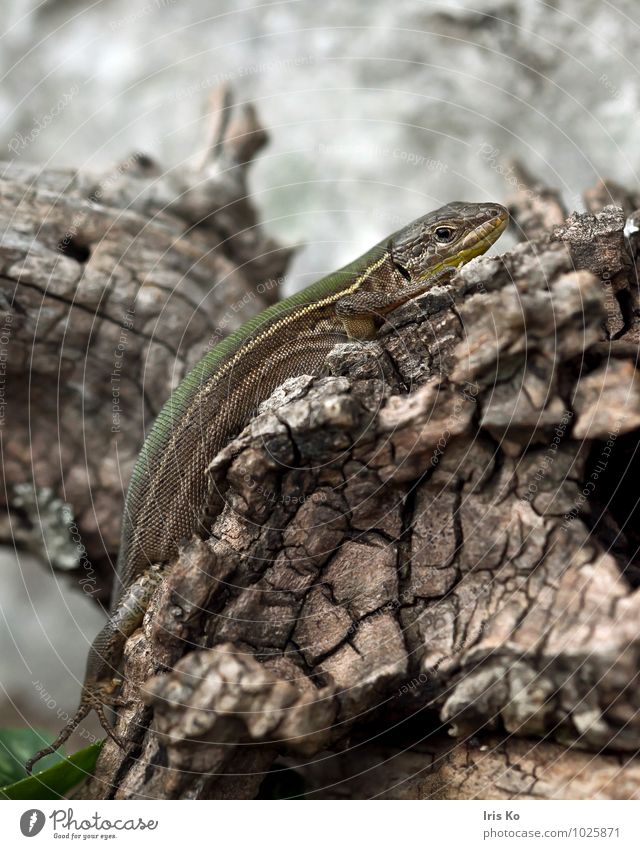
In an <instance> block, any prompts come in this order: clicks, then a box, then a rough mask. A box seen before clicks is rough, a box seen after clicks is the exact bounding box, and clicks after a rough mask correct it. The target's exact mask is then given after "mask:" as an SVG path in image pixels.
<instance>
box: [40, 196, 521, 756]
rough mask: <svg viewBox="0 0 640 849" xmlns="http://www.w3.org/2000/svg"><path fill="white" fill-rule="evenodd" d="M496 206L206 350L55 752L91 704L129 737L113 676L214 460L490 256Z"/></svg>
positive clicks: (152, 436) (430, 222) (145, 461)
mask: <svg viewBox="0 0 640 849" xmlns="http://www.w3.org/2000/svg"><path fill="white" fill-rule="evenodd" d="M507 221H508V214H507V211H506V209H504V207H501V206H499V205H497V204H473V203H451V204H448V205H447V206H443V207H442V208H441V209H438V210H436V211H435V212H431V213H429V214H428V215H425V216H423V217H422V218H418V219H417V220H416V221H414V222H413V223H412V224H409V225H408V226H407V227H404V228H403V229H401V230H399V231H398V232H397V233H394V234H393V235H391V236H389V237H387V238H386V239H383V241H382V242H380V243H379V244H378V245H376V246H375V247H373V248H372V249H371V250H370V251H368V252H367V253H366V254H364V255H363V256H361V257H360V258H359V259H357V260H355V262H352V263H350V264H349V265H346V266H345V267H344V268H341V269H340V270H338V271H335V272H334V273H333V274H330V275H328V276H327V277H323V278H322V279H321V280H318V281H317V282H316V283H314V284H313V285H311V286H310V287H309V288H308V289H305V290H304V291H302V292H299V293H297V294H295V295H293V296H292V297H290V298H287V299H286V300H284V301H280V302H279V303H277V304H275V305H274V306H272V307H270V308H269V309H267V310H265V311H264V312H262V313H260V315H258V316H256V317H255V318H253V319H251V320H250V321H248V322H247V323H246V324H244V325H243V326H242V327H241V328H240V329H239V330H236V331H235V333H233V334H231V336H229V337H228V338H227V339H225V340H224V341H223V342H221V343H220V344H219V345H217V346H216V347H215V348H214V349H213V350H212V351H210V352H209V353H208V354H207V355H206V356H205V357H204V358H203V359H202V360H201V361H200V362H199V363H198V365H197V366H196V367H195V368H194V369H193V371H191V372H190V374H188V375H187V377H185V379H184V380H183V381H182V383H181V384H180V386H179V387H178V388H177V389H176V391H175V392H174V393H173V395H172V396H171V398H170V399H169V400H168V401H167V403H166V404H165V406H164V408H163V409H162V411H161V412H160V415H159V416H158V418H157V420H156V422H155V424H154V426H153V428H152V430H151V432H150V433H149V436H148V437H147V439H146V441H145V444H144V446H143V448H142V451H141V452H140V456H139V457H138V461H137V463H136V466H135V469H134V471H133V475H132V478H131V483H130V484H129V491H128V493H127V499H126V503H125V512H124V521H123V531H122V543H121V546H120V554H119V557H118V571H117V579H116V581H117V583H116V586H115V587H114V591H113V598H112V605H111V616H110V618H109V620H108V622H107V624H106V625H105V627H104V628H103V629H102V631H100V633H99V634H98V636H97V637H96V639H95V640H94V642H93V645H92V647H91V650H90V652H89V657H88V659H87V671H86V676H85V682H84V687H83V692H82V699H81V702H80V706H79V708H78V711H77V712H76V715H75V716H74V717H73V719H72V720H71V721H70V722H69V723H67V725H66V726H65V728H64V729H63V730H62V732H61V734H60V736H59V737H58V738H57V740H56V741H55V742H54V743H53V744H52V745H51V746H49V747H48V748H47V749H44V750H43V751H41V752H38V754H37V755H35V756H34V757H33V758H32V759H31V760H30V761H29V762H28V764H27V769H28V770H29V771H31V768H32V767H33V764H34V763H35V762H36V761H37V760H39V759H40V758H41V757H43V756H44V755H46V754H49V753H50V752H52V751H55V750H56V749H57V748H58V747H59V746H61V745H62V743H63V742H64V741H65V740H66V739H67V738H68V737H69V735H70V734H71V732H72V731H73V729H74V728H75V727H76V726H77V724H78V723H79V722H80V721H81V719H82V718H83V717H84V716H86V714H87V713H88V712H89V711H90V710H96V711H97V713H98V716H99V717H100V721H101V722H102V725H103V726H104V728H105V730H106V732H107V734H109V736H111V737H112V738H113V739H115V740H116V742H118V743H120V745H123V743H122V741H120V740H118V738H116V737H115V736H114V733H113V731H112V729H111V727H110V725H109V723H108V722H107V720H106V717H105V714H104V709H103V706H104V705H113V706H118V705H120V704H121V701H120V700H119V699H118V697H117V696H115V695H114V691H115V689H116V688H117V685H118V683H119V682H118V680H117V679H116V678H114V677H113V676H114V674H115V673H116V672H117V668H118V665H119V662H120V657H121V653H122V647H123V645H124V642H125V641H126V639H127V637H128V636H129V635H130V634H131V633H133V631H134V630H135V629H136V628H137V627H138V626H139V624H140V622H141V621H142V615H143V614H144V608H145V606H146V605H147V604H148V601H149V599H150V597H151V595H152V593H153V591H154V590H155V587H156V586H157V584H158V582H159V580H160V578H161V576H162V570H161V569H160V568H159V567H160V566H164V565H166V563H167V562H168V561H169V560H170V559H171V558H172V557H173V556H174V555H175V553H176V550H177V545H178V543H179V542H180V541H181V540H183V539H186V538H188V537H190V536H191V535H192V534H194V533H196V534H201V535H202V534H206V532H207V526H206V524H205V519H206V517H205V511H206V507H207V504H206V501H207V480H206V474H205V471H206V469H207V466H208V465H209V463H210V462H211V460H212V459H213V458H214V457H215V456H216V454H217V453H218V451H220V450H221V449H222V448H223V447H224V446H225V445H226V444H227V443H228V442H229V441H230V440H231V439H232V438H233V437H234V436H236V435H237V434H238V433H239V432H240V430H241V429H242V427H243V426H244V425H245V423H246V422H247V420H248V419H249V418H250V416H251V414H252V412H254V411H255V409H256V408H257V406H258V405H259V404H260V403H261V402H262V401H263V400H265V399H266V398H268V397H269V395H270V394H271V393H272V392H273V390H274V389H275V388H276V387H277V386H279V385H280V384H281V383H283V382H284V381H285V380H286V379H287V378H289V377H293V376H296V375H299V374H308V373H311V372H314V371H315V370H317V369H318V367H319V366H320V365H321V364H322V362H323V360H324V358H325V357H326V355H327V353H328V352H329V351H330V350H331V348H332V347H333V346H334V345H335V344H336V342H339V341H341V340H344V338H345V334H346V335H347V336H348V337H350V338H353V339H362V340H366V339H373V338H374V337H375V335H376V330H377V328H378V326H379V325H380V323H381V322H382V320H383V318H384V316H386V315H387V314H388V313H389V312H391V311H392V310H394V309H396V307H399V306H400V305H401V304H404V303H406V302H407V301H409V300H411V299H412V298H415V297H416V296H418V295H421V294H422V293H423V292H425V291H426V290H427V289H429V288H430V287H431V286H433V285H434V284H435V283H437V282H441V281H442V280H443V279H445V278H448V277H449V276H450V275H451V274H452V272H453V270H454V269H455V268H457V267H459V266H460V265H463V264H464V263H466V262H468V261H469V260H470V259H472V258H473V257H475V256H478V255H480V254H482V253H484V252H485V251H486V250H487V248H489V246H490V245H492V244H493V242H495V240H496V239H497V238H498V237H499V236H500V234H501V233H502V232H503V230H504V229H505V227H506V225H507Z"/></svg>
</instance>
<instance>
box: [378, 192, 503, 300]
mask: <svg viewBox="0 0 640 849" xmlns="http://www.w3.org/2000/svg"><path fill="white" fill-rule="evenodd" d="M508 221H509V213H508V212H507V210H506V209H505V208H504V206H500V204H497V203H460V202H454V203H448V204H447V205H446V206H442V207H440V209H436V210H435V212H430V213H429V214H428V215H423V216H422V218H417V219H416V220H415V221H414V222H412V223H411V224H409V225H408V226H407V227H404V228H403V229H402V230H399V231H398V232H397V233H394V235H393V236H391V239H390V243H389V249H390V252H391V258H392V260H393V264H394V266H395V267H396V269H397V270H398V271H399V272H400V273H401V274H402V276H403V277H404V278H405V279H406V280H407V281H410V282H412V283H419V282H421V281H422V280H425V279H426V278H428V277H430V276H431V275H433V274H435V273H436V272H438V271H440V270H442V269H443V268H446V267H454V268H457V267H458V266H459V265H464V263H465V262H469V260H470V259H473V257H475V256H479V255H480V254H483V253H484V252H485V251H486V250H487V249H488V248H489V247H490V246H491V245H492V244H493V243H494V242H495V241H496V239H497V238H498V237H499V236H500V234H501V233H502V232H503V231H504V229H505V227H506V226H507V223H508Z"/></svg>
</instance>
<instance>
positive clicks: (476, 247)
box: [445, 207, 509, 266]
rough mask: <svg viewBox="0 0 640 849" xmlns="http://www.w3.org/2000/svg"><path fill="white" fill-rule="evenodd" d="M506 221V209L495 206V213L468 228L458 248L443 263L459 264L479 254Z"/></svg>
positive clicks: (501, 229) (496, 236) (496, 235)
mask: <svg viewBox="0 0 640 849" xmlns="http://www.w3.org/2000/svg"><path fill="white" fill-rule="evenodd" d="M508 223H509V213H508V212H507V210H506V209H504V207H496V214H495V215H493V216H492V217H491V218H489V219H488V220H487V221H483V222H482V223H481V224H478V226H477V227H474V228H473V230H470V231H469V232H468V233H467V234H466V236H464V237H463V239H462V241H461V243H460V247H459V250H458V251H456V253H455V254H454V255H453V256H452V257H451V259H450V260H448V261H447V262H446V263H445V264H446V265H455V266H459V265H463V264H464V263H465V262H469V260H470V259H473V258H474V257H476V256H480V255H481V254H483V253H484V252H485V251H487V250H488V249H489V248H490V247H491V245H492V244H493V243H494V242H496V241H497V240H498V239H499V238H500V236H501V235H502V233H504V231H505V229H506V227H507V224H508Z"/></svg>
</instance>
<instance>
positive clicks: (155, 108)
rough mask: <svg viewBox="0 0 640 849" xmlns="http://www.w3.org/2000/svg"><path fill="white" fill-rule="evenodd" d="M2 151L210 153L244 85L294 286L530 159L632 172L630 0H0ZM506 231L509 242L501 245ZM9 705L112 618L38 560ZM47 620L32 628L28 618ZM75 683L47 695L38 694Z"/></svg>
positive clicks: (7, 568) (174, 158)
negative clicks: (229, 94) (213, 121)
mask: <svg viewBox="0 0 640 849" xmlns="http://www.w3.org/2000/svg"><path fill="white" fill-rule="evenodd" d="M2 11H3V15H2V24H1V27H2V34H1V35H0V73H1V74H2V86H1V87H0V127H1V129H0V158H3V159H9V160H11V159H13V160H14V161H15V160H18V161H20V162H35V163H38V164H39V165H41V166H42V167H51V166H73V167H80V168H87V169H98V168H101V167H104V166H108V165H111V164H112V163H114V161H117V160H120V159H123V158H125V157H126V156H128V155H129V154H130V153H131V152H132V151H134V150H141V151H143V152H145V153H149V154H151V155H152V156H154V157H156V158H157V159H158V160H159V161H160V162H161V164H162V165H163V166H165V167H171V166H173V165H176V164H177V163H180V162H182V161H184V160H185V159H186V158H188V157H191V156H193V155H194V152H195V153H197V146H198V144H199V143H200V142H201V140H202V138H203V137H204V135H205V128H204V126H203V120H204V119H203V115H204V113H205V107H206V101H207V97H208V95H209V93H210V92H211V91H212V90H213V88H215V86H217V85H219V84H221V83H224V82H227V83H230V84H231V85H232V86H233V89H234V92H235V96H236V99H237V100H239V101H244V100H251V101H253V102H254V103H255V104H256V106H257V109H258V113H259V116H260V119H261V121H262V122H263V124H264V125H265V126H266V127H267V129H268V130H269V133H270V144H269V146H268V148H267V149H266V151H265V152H264V153H263V154H262V155H261V156H260V157H259V160H258V162H257V163H256V165H255V166H254V167H253V169H252V173H251V190H252V196H253V199H254V200H255V203H256V204H257V205H258V207H259V209H260V211H261V215H262V219H263V221H264V223H265V226H266V228H267V230H268V231H270V232H271V233H272V234H273V235H274V236H276V237H278V238H279V239H280V240H281V241H282V242H284V243H287V244H290V245H294V244H300V245H303V246H304V247H302V248H301V250H300V251H299V252H298V254H297V256H296V258H295V259H294V261H293V263H292V265H291V269H290V275H289V279H288V281H287V287H288V288H289V289H294V288H299V287H300V286H302V285H306V284H307V283H309V282H310V281H311V280H312V279H315V278H316V277H319V276H321V275H322V274H324V273H326V272H327V271H329V270H331V269H332V268H334V267H337V266H338V265H340V264H341V263H343V262H345V261H347V260H349V259H351V258H352V257H354V256H357V255H358V254H359V253H360V252H361V251H362V250H364V249H366V248H367V247H369V246H370V245H371V244H373V243H374V242H375V241H377V240H378V239H380V238H381V237H382V236H384V235H385V234H386V233H388V232H390V231H392V230H394V229H396V228H397V227H398V226H400V225H402V224H403V223H404V222H406V221H409V220H411V219H412V218H414V217H416V216H418V215H421V214H423V213H424V212H425V211H427V210H429V209H431V208H434V207H436V206H438V205H440V204H441V203H444V202H446V201H448V200H452V199H467V200H476V199H483V198H491V199H495V200H497V201H503V200H504V199H505V198H506V197H507V196H508V195H509V193H510V192H511V191H512V189H513V188H514V181H515V179H516V178H515V176H514V174H513V172H510V171H509V170H508V165H507V164H506V163H507V162H508V161H509V160H510V159H511V158H518V159H520V160H521V161H523V162H524V163H525V164H526V165H527V166H528V168H529V169H530V170H531V171H532V172H533V173H534V174H536V175H537V176H539V177H541V178H542V179H543V180H545V181H547V182H548V183H550V184H553V185H556V186H558V187H559V188H560V189H561V190H562V193H563V196H564V197H565V200H566V201H567V203H568V205H569V206H570V207H572V208H580V202H579V195H580V192H581V191H582V190H583V189H584V188H586V187H588V186H590V185H592V184H593V183H594V182H595V181H596V180H597V179H598V178H599V177H600V176H606V177H611V178H614V179H617V180H620V181H622V182H628V183H629V184H631V185H636V184H637V183H638V176H637V167H638V155H637V151H638V143H637V139H638V128H639V116H640V113H639V111H638V105H639V103H640V74H639V73H638V69H637V67H636V64H635V61H636V56H637V52H638V51H637V46H638V44H639V43H640V42H639V37H640V32H639V28H638V25H637V23H636V18H637V4H636V3H635V2H634V0H613V2H609V3H601V2H598V0H557V2H554V3H544V2H537V0H528V2H514V1H513V0H512V1H511V2H510V0H474V2H468V3H467V2H463V0H449V2H429V1H428V0H403V2H391V0H367V2H364V0H360V2H353V3H348V4H347V3H343V2H339V0H327V2H325V3H317V2H314V0H282V2H267V3H265V4H263V5H260V6H258V5H256V4H253V3H250V2H246V0H243V2H236V0H234V2H232V1H231V0H227V2H223V0H208V2H204V0H98V2H94V3H92V4H90V5H88V4H85V3H82V2H74V0H4V2H3V6H2ZM505 244H506V243H505V241H502V242H501V245H500V249H504V247H505ZM0 604H1V607H2V617H3V618H2V619H1V620H0V635H1V648H0V682H1V683H2V686H3V687H4V696H3V697H2V708H1V710H0V723H1V724H2V725H5V724H7V723H8V722H13V723H16V724H22V723H23V722H24V720H25V718H26V719H27V720H28V721H31V722H37V723H40V724H43V725H46V726H49V727H51V728H57V727H58V726H59V724H60V719H59V718H58V716H57V715H56V714H57V712H58V711H59V710H70V709H71V708H73V707H74V701H75V699H76V698H77V692H78V686H79V685H78V679H79V678H81V676H82V670H83V666H84V657H85V655H86V649H87V646H88V643H89V642H90V640H91V638H92V637H93V634H94V633H95V631H96V630H97V629H98V628H99V626H100V623H101V621H102V617H101V615H100V614H99V612H98V611H97V610H94V609H93V607H92V605H91V603H90V602H89V600H88V599H86V598H84V597H82V596H81V595H80V594H79V593H69V592H67V591H66V589H65V588H64V587H61V586H58V584H57V583H55V582H54V581H53V579H51V578H49V576H48V575H47V573H46V571H45V570H43V568H42V566H41V565H40V564H37V563H35V561H33V559H32V558H28V557H24V556H21V557H20V559H19V560H18V561H16V559H15V558H14V556H13V553H9V552H7V553H5V555H4V556H3V558H2V569H1V570H0ZM38 616H39V617H40V620H41V624H40V625H38V626H37V627H36V626H34V623H35V622H37V617H38ZM62 680H64V681H67V682H68V684H67V686H66V688H64V691H65V692H66V693H67V699H66V702H65V703H64V704H58V703H57V702H56V707H55V708H52V707H51V705H50V704H49V705H48V706H47V701H46V699H44V698H43V696H42V692H43V690H38V686H37V685H36V684H34V683H33V682H34V681H38V682H40V683H41V684H42V687H43V689H44V692H47V691H48V690H50V689H51V684H52V683H55V685H56V693H59V692H61V691H62V687H61V681H62Z"/></svg>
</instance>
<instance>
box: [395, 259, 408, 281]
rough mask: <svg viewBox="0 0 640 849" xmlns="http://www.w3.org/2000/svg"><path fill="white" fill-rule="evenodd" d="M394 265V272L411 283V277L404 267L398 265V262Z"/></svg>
mask: <svg viewBox="0 0 640 849" xmlns="http://www.w3.org/2000/svg"><path fill="white" fill-rule="evenodd" d="M394 265H395V267H396V271H399V272H400V274H402V276H403V277H404V279H405V280H407V281H411V275H410V274H409V272H408V271H407V269H406V268H405V267H404V265H400V263H399V262H394Z"/></svg>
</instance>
